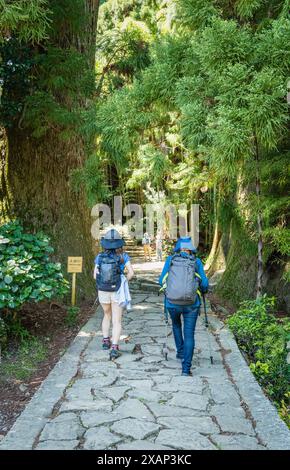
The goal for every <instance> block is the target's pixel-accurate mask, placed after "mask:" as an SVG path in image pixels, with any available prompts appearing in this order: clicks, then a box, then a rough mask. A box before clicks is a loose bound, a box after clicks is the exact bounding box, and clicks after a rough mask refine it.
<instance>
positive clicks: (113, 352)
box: [110, 348, 122, 361]
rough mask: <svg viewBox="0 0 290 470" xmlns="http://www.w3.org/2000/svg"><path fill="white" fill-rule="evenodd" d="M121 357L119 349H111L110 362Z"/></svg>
mask: <svg viewBox="0 0 290 470" xmlns="http://www.w3.org/2000/svg"><path fill="white" fill-rule="evenodd" d="M121 355H122V353H120V351H119V349H117V348H112V349H111V352H110V361H112V360H114V359H118V357H120V356H121Z"/></svg>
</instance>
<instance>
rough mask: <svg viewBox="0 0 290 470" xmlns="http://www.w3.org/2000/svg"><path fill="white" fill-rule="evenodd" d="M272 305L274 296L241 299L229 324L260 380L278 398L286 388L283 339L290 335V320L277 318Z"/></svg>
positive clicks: (288, 371)
mask: <svg viewBox="0 0 290 470" xmlns="http://www.w3.org/2000/svg"><path fill="white" fill-rule="evenodd" d="M274 308H275V299H274V298H269V297H267V296H263V297H262V298H260V299H259V300H256V301H247V302H243V303H242V304H241V306H240V308H239V310H238V311H237V312H236V313H235V314H234V315H233V316H232V317H231V318H230V319H229V320H228V325H229V327H230V329H231V330H232V332H233V333H234V335H235V337H236V338H237V341H238V344H239V346H240V348H241V349H242V350H243V351H244V352H245V353H246V354H247V356H248V358H249V361H250V367H251V370H252V372H253V373H254V375H255V376H256V378H257V380H258V381H259V383H260V384H261V385H262V386H263V388H264V390H265V391H266V393H267V394H268V395H269V397H270V398H272V399H273V400H274V401H276V402H281V401H282V400H283V398H284V395H285V393H287V392H289V388H288V387H289V378H290V370H289V365H288V364H287V361H286V356H287V350H286V342H287V340H288V339H289V337H290V322H289V319H283V320H279V321H278V320H277V319H276V318H275V317H274V315H273V312H274Z"/></svg>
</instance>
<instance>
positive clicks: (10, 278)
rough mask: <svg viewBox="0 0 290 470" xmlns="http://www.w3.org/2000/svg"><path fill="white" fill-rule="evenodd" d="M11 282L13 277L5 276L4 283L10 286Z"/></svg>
mask: <svg viewBox="0 0 290 470" xmlns="http://www.w3.org/2000/svg"><path fill="white" fill-rule="evenodd" d="M12 281H13V277H11V276H9V275H7V276H5V277H4V282H5V283H6V284H11V282H12Z"/></svg>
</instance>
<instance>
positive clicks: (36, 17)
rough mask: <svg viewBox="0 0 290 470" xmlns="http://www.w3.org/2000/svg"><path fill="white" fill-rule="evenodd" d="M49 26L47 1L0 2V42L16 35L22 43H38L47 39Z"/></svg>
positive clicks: (20, 0)
mask: <svg viewBox="0 0 290 470" xmlns="http://www.w3.org/2000/svg"><path fill="white" fill-rule="evenodd" d="M50 24H51V11H50V9H49V1H48V0H0V33H1V34H0V38H1V39H0V42H2V41H3V38H4V37H5V36H6V37H7V36H8V35H9V34H11V33H12V34H13V33H17V35H18V37H19V38H20V40H21V41H23V42H31V43H39V42H40V41H41V40H43V39H46V38H47V37H48V28H49V26H50Z"/></svg>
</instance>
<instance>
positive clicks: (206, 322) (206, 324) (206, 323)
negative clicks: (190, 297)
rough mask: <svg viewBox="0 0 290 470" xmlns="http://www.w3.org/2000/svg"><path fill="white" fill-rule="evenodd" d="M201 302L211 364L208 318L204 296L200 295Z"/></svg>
mask: <svg viewBox="0 0 290 470" xmlns="http://www.w3.org/2000/svg"><path fill="white" fill-rule="evenodd" d="M202 300H203V308H204V316H205V327H206V331H207V339H208V348H209V354H210V356H209V357H210V362H211V364H213V355H212V350H211V341H210V337H209V335H210V332H209V329H208V327H209V322H208V317H207V311H206V303H205V296H204V294H202Z"/></svg>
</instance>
